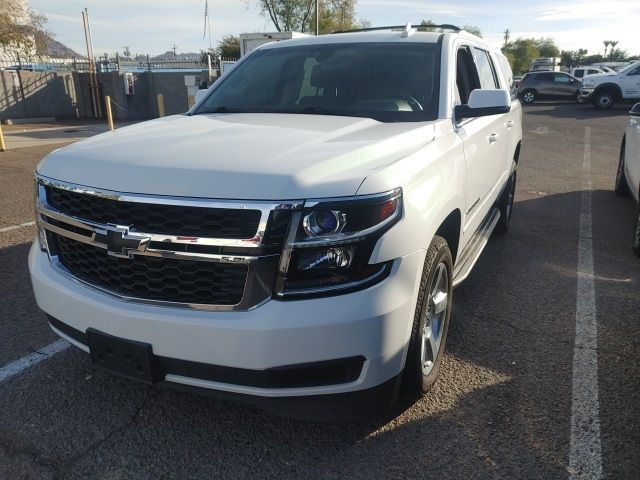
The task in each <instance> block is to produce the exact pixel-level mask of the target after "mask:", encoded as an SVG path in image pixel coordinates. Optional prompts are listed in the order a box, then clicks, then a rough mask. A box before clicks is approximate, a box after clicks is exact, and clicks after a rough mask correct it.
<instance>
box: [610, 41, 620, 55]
mask: <svg viewBox="0 0 640 480" xmlns="http://www.w3.org/2000/svg"><path fill="white" fill-rule="evenodd" d="M618 43H620V42H618V41H617V40H609V45H611V50H610V51H609V56H610V57H613V52H614V51H615V50H616V45H618Z"/></svg>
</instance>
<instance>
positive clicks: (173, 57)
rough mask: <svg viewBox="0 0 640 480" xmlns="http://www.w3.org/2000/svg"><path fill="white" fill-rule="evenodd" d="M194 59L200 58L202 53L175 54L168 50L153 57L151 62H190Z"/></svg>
mask: <svg viewBox="0 0 640 480" xmlns="http://www.w3.org/2000/svg"><path fill="white" fill-rule="evenodd" d="M194 57H200V53H197V52H187V53H176V54H174V53H173V51H172V50H168V51H166V52H164V53H161V54H160V55H156V56H155V57H151V58H150V59H149V60H155V61H165V62H170V61H181V60H183V61H188V60H192V59H193V58H194Z"/></svg>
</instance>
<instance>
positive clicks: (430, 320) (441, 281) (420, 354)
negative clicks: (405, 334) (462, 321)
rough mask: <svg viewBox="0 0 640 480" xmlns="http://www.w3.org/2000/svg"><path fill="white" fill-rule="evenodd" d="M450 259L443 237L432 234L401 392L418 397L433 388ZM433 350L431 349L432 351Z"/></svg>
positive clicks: (448, 302)
mask: <svg viewBox="0 0 640 480" xmlns="http://www.w3.org/2000/svg"><path fill="white" fill-rule="evenodd" d="M452 300H453V261H452V257H451V251H450V250H449V245H448V244H447V242H446V240H445V239H444V238H442V237H438V236H436V237H434V239H433V241H432V242H431V245H430V246H429V249H428V250H427V255H426V258H425V262H424V268H423V270H422V279H421V281H420V291H419V292H418V302H417V304H416V313H415V318H414V320H413V327H412V329H411V338H410V340H409V350H408V352H407V360H406V363H405V367H404V372H403V374H402V385H401V391H402V393H403V394H404V395H405V396H409V397H410V398H419V397H420V396H422V395H423V394H425V393H427V392H428V391H429V390H430V389H431V387H433V385H434V383H435V382H436V379H437V377H438V372H439V371H440V365H441V364H442V357H443V354H444V348H445V343H446V340H447V331H448V330H449V321H450V319H451V308H452V305H453V302H452ZM434 350H435V351H434Z"/></svg>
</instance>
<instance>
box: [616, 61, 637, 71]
mask: <svg viewBox="0 0 640 480" xmlns="http://www.w3.org/2000/svg"><path fill="white" fill-rule="evenodd" d="M638 66H640V62H636V63H632V64H630V65H627V66H626V67H624V68H623V69H622V70H620V71H618V73H627V72H628V71H630V70H631V69H632V68H634V67H638Z"/></svg>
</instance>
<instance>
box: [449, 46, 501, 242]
mask: <svg viewBox="0 0 640 480" xmlns="http://www.w3.org/2000/svg"><path fill="white" fill-rule="evenodd" d="M456 61H457V70H456V75H457V77H456V88H457V96H458V98H459V101H460V103H461V104H466V103H467V101H468V99H469V94H470V93H471V91H473V90H475V89H478V88H483V89H496V88H498V85H499V84H498V80H497V76H496V72H495V67H494V66H493V63H492V61H491V59H490V57H489V55H488V53H487V52H486V51H484V50H481V49H478V48H475V47H470V46H463V47H460V48H458V51H457V60H456ZM457 132H458V135H460V137H461V138H462V141H463V144H464V155H465V163H466V170H467V188H466V199H465V200H466V211H465V212H464V213H465V216H464V219H465V221H464V225H465V232H466V233H465V234H467V235H469V234H473V232H475V231H476V229H477V228H478V226H479V225H480V223H481V222H482V220H483V219H484V217H485V216H486V214H487V213H488V212H489V209H490V208H491V206H492V205H493V203H494V201H495V200H496V198H497V195H498V193H499V192H498V189H499V186H500V183H501V180H502V178H503V176H504V172H503V170H504V162H503V159H504V158H505V155H506V152H507V145H508V138H507V136H506V134H505V118H504V116H503V115H492V116H487V117H477V118H470V119H465V120H463V121H462V122H460V123H457Z"/></svg>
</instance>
